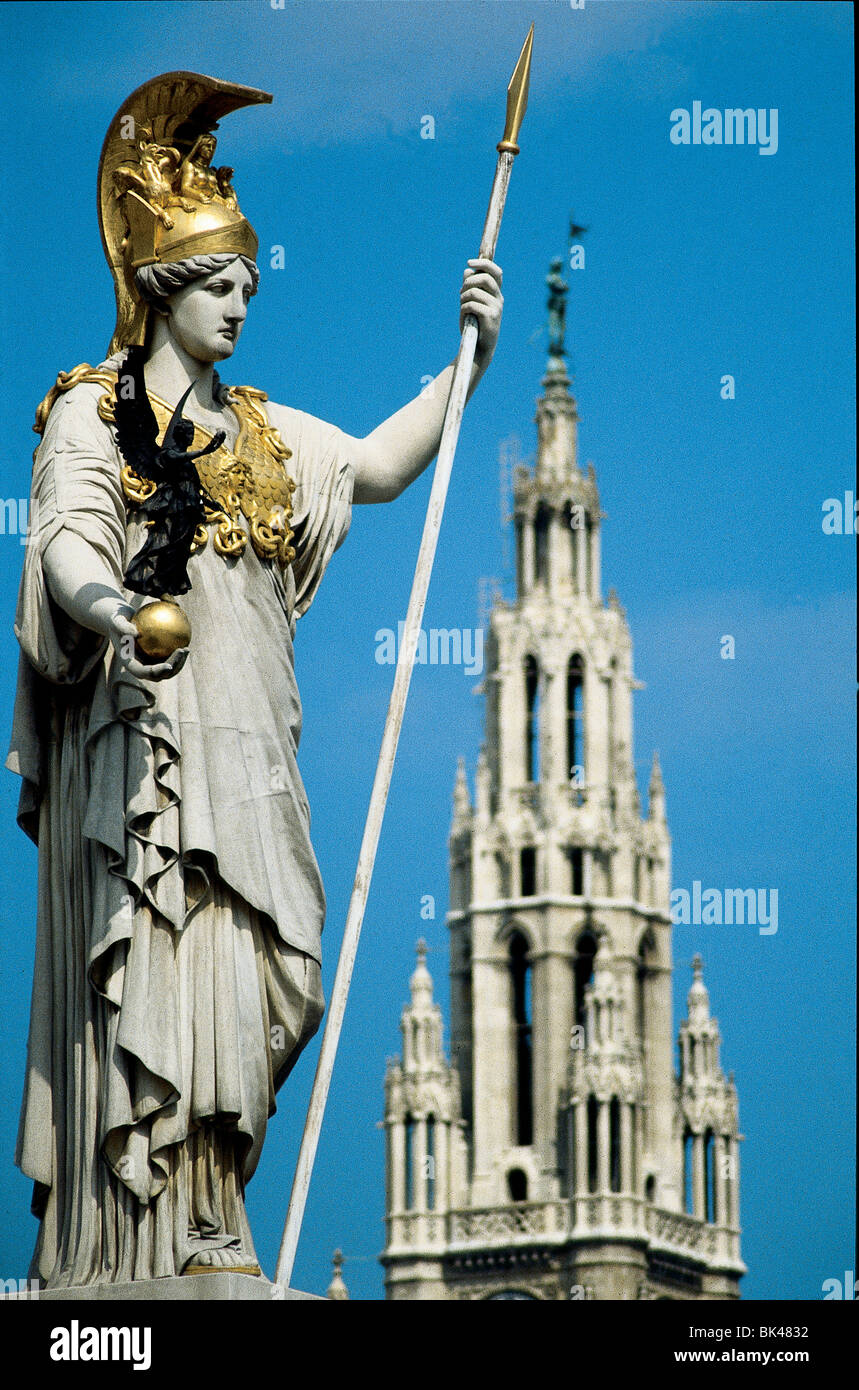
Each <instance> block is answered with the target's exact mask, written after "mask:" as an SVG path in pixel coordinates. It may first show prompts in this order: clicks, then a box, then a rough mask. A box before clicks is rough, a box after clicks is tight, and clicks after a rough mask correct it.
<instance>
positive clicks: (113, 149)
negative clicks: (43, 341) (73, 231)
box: [98, 72, 271, 353]
mask: <svg viewBox="0 0 859 1390" xmlns="http://www.w3.org/2000/svg"><path fill="white" fill-rule="evenodd" d="M270 101H271V96H270V94H269V93H268V92H261V91H258V90H257V89H256V88H255V87H240V86H237V85H236V84H235V83H232V82H221V81H219V79H218V78H215V77H204V76H202V75H201V74H200V73H196V72H167V73H163V74H162V76H161V77H153V78H152V79H151V80H150V81H149V82H144V84H143V86H142V87H138V88H137V90H136V91H134V92H132V94H131V96H130V97H128V99H127V100H126V101H125V102H124V103H123V105H122V106H121V107H120V109H119V111H117V113H116V115H115V116H114V118H113V120H112V121H111V123H110V127H109V128H108V132H107V135H106V136H105V139H104V145H103V146H102V151H101V162H100V164H99V170H98V216H99V226H100V227H101V239H102V243H103V245H104V253H105V256H106V257H107V262H108V265H109V266H110V272H111V275H112V276H113V283H114V289H115V291H116V329H115V331H114V335H113V339H112V341H111V344H110V352H111V353H114V352H118V351H120V350H121V349H122V348H126V347H131V346H133V345H135V344H141V343H143V341H144V339H145V336H146V324H147V317H148V305H147V304H146V302H145V301H144V300H143V299H141V296H140V294H139V292H138V290H137V288H136V286H135V283H134V274H135V271H136V270H137V269H138V268H139V267H140V266H143V265H152V264H153V263H155V262H168V261H181V260H185V259H187V258H188V257H190V256H199V255H212V254H215V253H217V252H221V251H228V252H229V251H231V252H234V253H235V254H236V255H243V256H248V257H250V259H251V260H255V259H256V254H257V247H258V240H257V236H256V233H255V232H254V229H253V227H252V226H251V224H250V223H249V222H248V220H247V218H245V217H243V216H242V213H241V211H240V209H239V205H238V200H237V198H236V194H235V190H234V188H233V186H232V173H233V171H232V169H230V168H226V167H220V168H215V167H214V166H213V164H212V157H213V155H214V153H215V147H216V144H217V141H216V138H215V136H214V134H213V131H214V130H216V129H217V123H218V121H219V120H220V119H221V117H222V116H226V115H228V114H229V113H230V112H231V111H235V110H237V108H238V107H241V106H251V105H256V104H259V103H262V102H270Z"/></svg>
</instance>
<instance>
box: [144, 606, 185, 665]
mask: <svg viewBox="0 0 859 1390" xmlns="http://www.w3.org/2000/svg"><path fill="white" fill-rule="evenodd" d="M132 622H133V623H134V626H135V627H136V628H137V631H138V633H139V636H138V638H137V642H136V644H135V645H136V646H137V651H138V655H139V656H140V658H141V660H142V661H152V662H155V661H166V660H167V658H168V657H170V656H172V655H173V653H174V652H175V651H176V650H177V649H178V648H179V647H187V645H188V643H189V642H190V641H191V624H190V623H189V621H188V618H187V616H186V614H185V613H183V611H182V609H181V608H180V607H179V605H178V603H174V602H173V600H172V599H168V598H163V599H156V600H155V601H154V602H153V603H145V604H144V605H143V607H142V608H140V609H138V611H137V612H136V613H135V615H134V617H133V618H132Z"/></svg>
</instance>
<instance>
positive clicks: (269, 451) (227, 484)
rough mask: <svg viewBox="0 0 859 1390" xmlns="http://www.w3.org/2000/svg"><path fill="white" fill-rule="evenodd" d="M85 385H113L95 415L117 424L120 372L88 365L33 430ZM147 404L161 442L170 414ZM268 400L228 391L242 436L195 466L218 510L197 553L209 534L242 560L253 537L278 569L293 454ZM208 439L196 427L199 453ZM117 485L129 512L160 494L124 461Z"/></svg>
mask: <svg viewBox="0 0 859 1390" xmlns="http://www.w3.org/2000/svg"><path fill="white" fill-rule="evenodd" d="M84 381H95V382H98V383H99V384H100V385H103V386H106V387H107V388H108V390H107V391H106V393H105V395H103V396H102V397H101V398H100V400H99V402H98V413H99V416H100V417H101V419H102V420H104V421H105V422H106V423H107V424H110V425H113V424H114V391H115V387H116V375H115V373H112V372H109V371H106V370H98V369H94V368H92V367H90V366H89V365H88V364H87V363H83V364H82V365H81V366H80V367H76V368H75V369H74V371H72V372H61V373H60V376H59V378H58V379H57V383H56V385H55V386H54V387H53V388H52V391H50V392H49V393H48V395H47V396H46V397H45V400H44V401H43V402H42V404H41V405H40V407H39V410H38V412H37V415H36V424H35V425H34V429H36V430H37V432H38V433H41V432H42V430H43V429H44V425H45V421H46V420H47V416H48V412H49V410H50V407H51V406H52V405H53V402H54V400H56V398H57V395H59V394H60V393H61V392H63V391H68V390H70V389H71V387H72V386H76V385H78V383H79V382H84ZM149 400H150V402H151V405H152V409H153V410H154V412H155V418H156V419H157V421H158V439H159V442H160V441H161V440H163V438H164V433H165V431H166V429H167V426H168V424H169V422H170V418H171V416H172V414H173V411H172V409H171V407H170V406H169V405H167V403H166V402H165V401H162V400H160V399H159V397H158V396H153V395H151V394H150V395H149ZM266 400H268V397H267V395H266V394H265V392H264V391H256V390H254V388H253V387H252V386H232V387H230V391H229V404H230V405H231V406H232V409H233V410H234V411H235V414H236V416H237V418H238V421H239V433H238V437H237V439H236V443H235V446H234V448H233V449H232V450H231V449H228V448H226V446H225V445H224V444H222V445H221V447H220V448H219V449H216V450H215V451H214V452H213V453H211V454H207V455H206V456H205V457H204V458H201V459H197V460H196V462H195V467H196V469H197V473H198V475H199V478H200V482H201V483H202V484H203V487H204V488H205V489H206V491H207V492H208V494H209V496H210V497H211V498H212V500H213V502H214V503H215V504H216V505H215V506H214V507H210V506H208V505H207V506H206V519H205V522H204V523H203V524H202V525H201V526H198V527H197V530H196V532H195V535H194V541H193V545H192V547H191V554H192V555H193V554H195V553H196V552H197V551H199V550H202V549H204V547H205V546H206V545H207V544H208V541H209V533H210V531H211V532H212V545H213V546H214V548H215V551H216V553H217V554H218V555H223V556H225V557H226V556H239V555H242V554H243V553H244V550H245V547H246V546H247V543H248V535H250V542H251V545H252V546H253V548H254V550H255V551H256V553H257V555H259V557H260V559H263V560H277V562H278V564H279V565H280V568H281V570H285V569H286V568H287V566H288V565H290V564H291V563H292V561H293V560H294V559H295V549H294V547H293V546H291V545H290V541H291V539H292V534H293V533H292V528H291V527H290V525H289V522H290V518H291V517H292V494H293V492H294V491H295V482H294V481H293V479H292V478H290V477H289V475H288V473H287V471H286V460H287V459H288V458H291V457H292V450H291V449H289V448H287V446H286V445H285V444H284V442H283V440H282V439H281V437H280V435H279V433H278V431H277V430H276V429H274V428H272V426H271V425H270V424H269V423H268V420H267V418H266V414H265V411H264V410H263V408H262V402H263V401H266ZM211 438H212V431H210V430H207V429H204V427H203V426H202V425H195V426H194V443H193V445H192V448H199V447H200V442H201V439H202V441H203V442H205V443H208V442H209V440H210V439H211ZM120 480H121V482H122V490H123V493H124V494H125V499H126V503H127V505H128V507H129V509H131V508H134V507H139V506H141V505H143V504H144V503H145V502H146V501H147V499H148V498H149V497H151V496H152V494H153V492H154V491H155V486H156V485H155V483H153V482H151V481H150V480H149V479H148V478H141V477H140V475H139V474H137V473H135V472H134V470H133V469H132V468H130V467H129V466H128V465H127V464H125V465H123V467H122V468H121V469H120ZM246 528H247V529H246Z"/></svg>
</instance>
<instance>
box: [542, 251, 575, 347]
mask: <svg viewBox="0 0 859 1390" xmlns="http://www.w3.org/2000/svg"><path fill="white" fill-rule="evenodd" d="M562 265H563V261H562V260H561V257H560V256H556V257H555V259H554V260H553V261H552V264H551V265H550V267H549V274H548V275H547V276H546V284H547V286H548V288H549V298H548V300H547V301H546V308H547V309H548V311H549V367H548V370H549V371H551V370H552V369H553V368H555V369H557V368H558V367H563V360H562V359H563V358H564V357H566V355H567V353H566V349H565V347H564V334H565V332H566V326H567V295H568V293H569V290H570V287H569V285H568V284H567V282H566V280H565V279H564V278H563V276H562V275H561V266H562ZM552 359H557V360H556V361H553V360H552Z"/></svg>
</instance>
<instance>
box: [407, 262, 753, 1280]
mask: <svg viewBox="0 0 859 1390" xmlns="http://www.w3.org/2000/svg"><path fill="white" fill-rule="evenodd" d="M560 267H561V262H560V261H556V262H554V263H553V266H552V272H551V274H550V276H549V278H548V281H547V283H548V285H549V289H550V295H549V321H550V348H549V358H548V362H547V367H546V373H545V376H544V378H543V382H542V386H543V394H542V396H541V397H540V398H539V400H538V403H537V438H538V443H537V458H536V465H535V468H534V470H533V472H531V471H530V470H529V469H527V468H524V467H520V468H519V469H518V470H517V473H516V477H515V480H514V519H515V527H516V598H515V601H513V602H511V603H505V602H503V601H501V600H498V601H496V604H495V607H494V609H493V612H492V615H491V622H490V632H489V636H488V641H487V679H486V686H485V689H486V743H485V746H484V748H483V749H482V751H481V753H480V756H479V759H478V762H477V770H476V779H475V799H474V804H472V801H471V797H470V794H469V789H468V784H467V779H466V775H465V769H464V765H463V764H462V763H460V766H459V769H458V772H457V777H456V784H455V787H454V797H453V824H452V827H451V834H450V871H451V894H450V911H449V914H448V924H449V928H450V938H451V939H450V955H451V964H450V970H451V1053H452V1065H451V1064H449V1063H448V1061H447V1060H446V1058H445V1054H444V1050H443V1043H442V1019H441V1011H440V1009H439V1007H438V1005H437V1004H435V1003H433V997H432V981H431V978H430V975H429V972H428V970H427V968H426V963H425V952H424V948H423V944H422V943H421V945H420V946H419V959H418V966H417V969H416V971H415V973H414V975H413V976H412V980H411V1002H410V1004H409V1005H408V1006H407V1007H406V1009H405V1010H404V1012H403V1017H402V1032H403V1055H402V1061H399V1060H398V1061H397V1062H396V1063H393V1064H391V1065H390V1066H389V1069H388V1075H387V1078H386V1084H385V1090H386V1114H385V1126H386V1132H387V1240H386V1247H385V1251H384V1253H383V1255H382V1262H383V1264H384V1266H385V1270H386V1289H387V1296H388V1298H392V1299H402V1298H406V1299H444V1300H446V1299H479V1298H516V1299H523V1298H527V1299H556V1300H557V1299H577V1298H596V1299H618V1298H627V1299H635V1298H666V1297H667V1298H682V1299H699V1298H711V1299H712V1298H717V1299H725V1298H736V1297H738V1295H739V1279H740V1277H741V1275H742V1274H743V1273H744V1268H745V1267H744V1265H743V1264H742V1262H741V1259H740V1251H739V1195H738V1189H739V1159H738V1140H739V1137H740V1136H739V1131H738V1122H737V1098H736V1092H735V1090H734V1086H733V1082H732V1081H730V1080H726V1078H725V1076H724V1074H723V1073H722V1070H721V1067H720V1063H719V1041H720V1039H719V1031H718V1025H717V1023H716V1021H715V1019H712V1018H711V1017H710V1010H709V999H708V995H707V990H706V988H705V986H704V983H703V979H702V974H701V963H700V960H698V958H697V957H696V961H695V963H694V980H693V983H692V987H691V989H690V991H689V996H688V1019H687V1020H686V1021H685V1022H684V1023H683V1024H682V1025H681V1028H680V1038H679V1043H680V1062H679V1065H680V1072H679V1075H676V1074H675V1067H674V1056H673V1038H672V1010H671V976H672V961H671V919H670V916H669V892H670V884H671V847H670V838H669V834H668V827H667V824H666V819H665V792H664V787H663V783H662V775H661V771H660V768H659V762H658V759H657V758H654V760H653V769H652V772H651V777H650V786H649V795H648V805H647V814H646V815H645V816H643V815H642V811H641V805H640V799H639V793H638V788H637V785H636V779H635V772H634V764H633V740H632V692H633V691H634V690H635V689H636V688H637V686H638V682H637V681H636V679H635V676H634V674H633V663H632V644H631V641H630V635H629V629H628V627H627V623H626V618H625V614H624V611H623V609H622V608H621V606H620V604H619V602H618V600H617V598H616V596H615V595H614V594H613V593H611V594H610V595H609V598H608V601H607V602H605V601H604V600H603V598H602V592H601V579H600V522H601V519H602V516H601V512H600V502H599V493H598V491H597V483H596V478H595V475H594V470H593V467H592V466H591V465H589V466H588V468H587V470H586V471H584V472H583V471H582V470H581V469H580V467H579V461H578V441H577V423H578V416H577V412H576V402H575V400H574V399H573V396H572V394H571V392H570V381H569V377H568V375H567V369H566V363H565V357H566V354H565V350H564V313H565V296H566V291H567V286H566V285H565V284H564V282H563V281H562V279H561V277H560Z"/></svg>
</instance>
